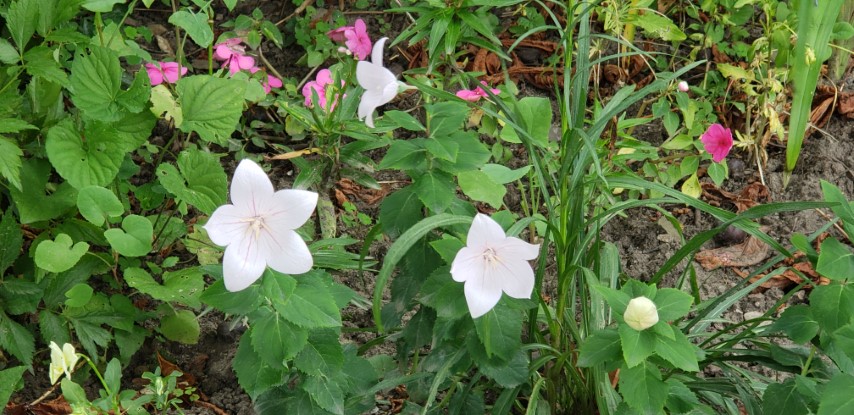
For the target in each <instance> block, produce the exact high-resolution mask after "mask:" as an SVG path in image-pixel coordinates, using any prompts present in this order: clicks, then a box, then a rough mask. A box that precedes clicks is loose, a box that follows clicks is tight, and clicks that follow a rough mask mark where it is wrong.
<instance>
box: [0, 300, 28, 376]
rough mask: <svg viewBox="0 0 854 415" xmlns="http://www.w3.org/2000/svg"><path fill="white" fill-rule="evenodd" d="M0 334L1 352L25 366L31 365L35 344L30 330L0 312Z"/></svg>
mask: <svg viewBox="0 0 854 415" xmlns="http://www.w3.org/2000/svg"><path fill="white" fill-rule="evenodd" d="M0 333H3V335H2V336H0V347H2V348H3V350H5V351H7V352H9V354H11V355H12V356H15V357H16V358H18V360H20V361H21V363H23V364H25V365H27V366H30V365H32V364H33V353H35V350H36V342H35V339H33V334H32V333H31V332H30V330H27V328H26V327H24V326H22V325H20V324H18V323H16V322H15V321H13V320H12V319H10V318H9V317H8V316H6V315H5V314H3V313H2V312H0Z"/></svg>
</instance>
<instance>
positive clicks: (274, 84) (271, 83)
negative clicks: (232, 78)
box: [249, 66, 283, 94]
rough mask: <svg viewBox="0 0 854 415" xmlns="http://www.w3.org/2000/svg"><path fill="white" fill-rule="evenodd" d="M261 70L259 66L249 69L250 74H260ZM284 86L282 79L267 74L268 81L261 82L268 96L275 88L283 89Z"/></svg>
mask: <svg viewBox="0 0 854 415" xmlns="http://www.w3.org/2000/svg"><path fill="white" fill-rule="evenodd" d="M260 70H261V68H259V67H257V66H253V67H251V68H249V73H255V72H258V71H260ZM282 85H283V84H282V80H281V79H279V78H276V77H275V76H273V75H270V74H267V80H265V81H261V86H263V87H264V92H266V93H268V94H269V93H270V92H271V91H272V90H273V88H281V87H282Z"/></svg>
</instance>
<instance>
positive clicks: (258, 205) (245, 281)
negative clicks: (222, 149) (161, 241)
mask: <svg viewBox="0 0 854 415" xmlns="http://www.w3.org/2000/svg"><path fill="white" fill-rule="evenodd" d="M231 203H232V204H231V205H223V206H220V207H218V208H217V209H216V210H215V211H214V213H213V215H211V218H210V220H208V223H207V224H205V226H204V227H205V230H206V231H208V236H210V238H211V241H213V243H215V244H217V245H220V246H225V247H226V248H225V255H224V256H223V260H222V267H223V276H224V278H225V288H226V289H228V290H229V291H240V290H242V289H244V288H246V287H248V286H250V285H252V283H253V282H255V281H256V280H257V279H258V278H260V277H261V275H262V274H263V273H264V270H265V269H266V268H267V266H268V265H269V266H270V268H273V269H274V270H276V271H279V272H281V273H285V274H302V273H304V272H307V271H309V270H310V269H311V267H312V265H313V263H314V262H313V260H312V258H311V252H309V250H308V246H306V244H305V242H304V241H303V240H302V238H300V236H299V235H298V234H297V233H296V232H294V229H297V228H299V227H300V226H302V225H303V224H304V223H305V222H306V221H308V219H309V217H311V213H312V212H313V211H314V208H315V207H316V206H317V193H314V192H309V191H306V190H293V189H284V190H279V191H274V190H273V183H271V182H270V178H269V177H267V174H266V173H264V170H262V169H261V166H259V165H257V164H255V162H253V161H251V160H243V161H241V162H240V164H239V165H238V166H237V170H235V172H234V178H233V179H232V181H231Z"/></svg>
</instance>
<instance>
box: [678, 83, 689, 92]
mask: <svg viewBox="0 0 854 415" xmlns="http://www.w3.org/2000/svg"><path fill="white" fill-rule="evenodd" d="M678 88H679V90H680V91H682V92H688V83H687V82H685V81H681V82H679V85H678Z"/></svg>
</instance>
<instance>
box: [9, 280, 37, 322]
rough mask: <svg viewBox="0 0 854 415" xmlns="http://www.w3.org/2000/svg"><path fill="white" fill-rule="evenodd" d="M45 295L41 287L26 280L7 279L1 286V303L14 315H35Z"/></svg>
mask: <svg viewBox="0 0 854 415" xmlns="http://www.w3.org/2000/svg"><path fill="white" fill-rule="evenodd" d="M43 294H44V290H43V289H42V288H41V287H39V286H38V285H37V284H36V283H34V282H32V281H27V280H25V279H6V280H5V281H3V283H2V284H0V302H2V303H3V308H4V309H5V311H6V312H7V313H8V314H12V315H21V314H30V313H35V312H36V311H37V309H38V306H39V304H40V303H41V300H42V296H43Z"/></svg>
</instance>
